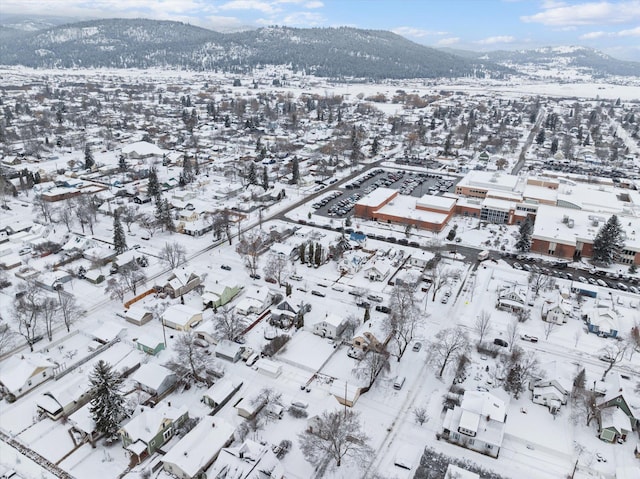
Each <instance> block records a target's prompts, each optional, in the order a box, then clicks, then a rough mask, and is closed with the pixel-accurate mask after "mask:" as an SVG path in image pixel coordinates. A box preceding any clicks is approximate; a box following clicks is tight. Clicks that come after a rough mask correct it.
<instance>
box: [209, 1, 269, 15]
mask: <svg viewBox="0 0 640 479" xmlns="http://www.w3.org/2000/svg"><path fill="white" fill-rule="evenodd" d="M219 8H220V10H257V11H259V12H262V13H276V12H277V11H278V8H277V7H274V6H273V4H272V3H270V2H263V1H261V0H231V1H230V2H227V3H223V4H222V5H220V7H219Z"/></svg>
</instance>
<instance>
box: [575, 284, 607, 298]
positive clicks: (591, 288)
mask: <svg viewBox="0 0 640 479" xmlns="http://www.w3.org/2000/svg"><path fill="white" fill-rule="evenodd" d="M599 291H600V288H599V287H598V286H596V285H594V284H590V283H583V282H582V281H572V282H571V292H572V293H575V294H580V295H582V296H588V297H590V298H597V297H598V292H599Z"/></svg>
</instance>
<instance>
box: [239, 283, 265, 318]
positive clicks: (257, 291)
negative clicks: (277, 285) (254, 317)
mask: <svg viewBox="0 0 640 479" xmlns="http://www.w3.org/2000/svg"><path fill="white" fill-rule="evenodd" d="M270 304H271V292H270V291H269V288H267V287H265V286H262V287H255V286H251V287H249V288H246V289H245V294H244V296H243V297H242V299H241V300H240V301H238V303H237V304H236V308H235V311H236V313H238V314H242V315H245V316H247V315H249V314H257V313H261V312H262V311H264V310H265V309H267V307H268V306H269V305H270Z"/></svg>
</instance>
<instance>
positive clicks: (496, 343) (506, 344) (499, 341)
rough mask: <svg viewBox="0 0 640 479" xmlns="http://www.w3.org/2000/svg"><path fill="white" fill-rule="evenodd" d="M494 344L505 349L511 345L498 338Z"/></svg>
mask: <svg viewBox="0 0 640 479" xmlns="http://www.w3.org/2000/svg"><path fill="white" fill-rule="evenodd" d="M493 344H495V345H496V346H502V347H503V348H506V347H508V346H509V343H508V342H506V341H505V340H504V339H500V338H496V339H494V340H493Z"/></svg>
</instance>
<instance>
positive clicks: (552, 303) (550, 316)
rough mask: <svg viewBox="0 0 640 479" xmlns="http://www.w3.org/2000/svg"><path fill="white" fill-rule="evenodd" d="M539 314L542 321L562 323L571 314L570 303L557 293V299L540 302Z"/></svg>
mask: <svg viewBox="0 0 640 479" xmlns="http://www.w3.org/2000/svg"><path fill="white" fill-rule="evenodd" d="M541 314H542V320H543V321H546V322H548V323H555V324H564V323H566V322H567V318H569V316H570V315H571V305H570V304H569V303H567V302H566V301H565V300H564V299H563V298H562V296H560V295H558V297H557V299H555V300H547V301H545V302H544V303H542V310H541Z"/></svg>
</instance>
